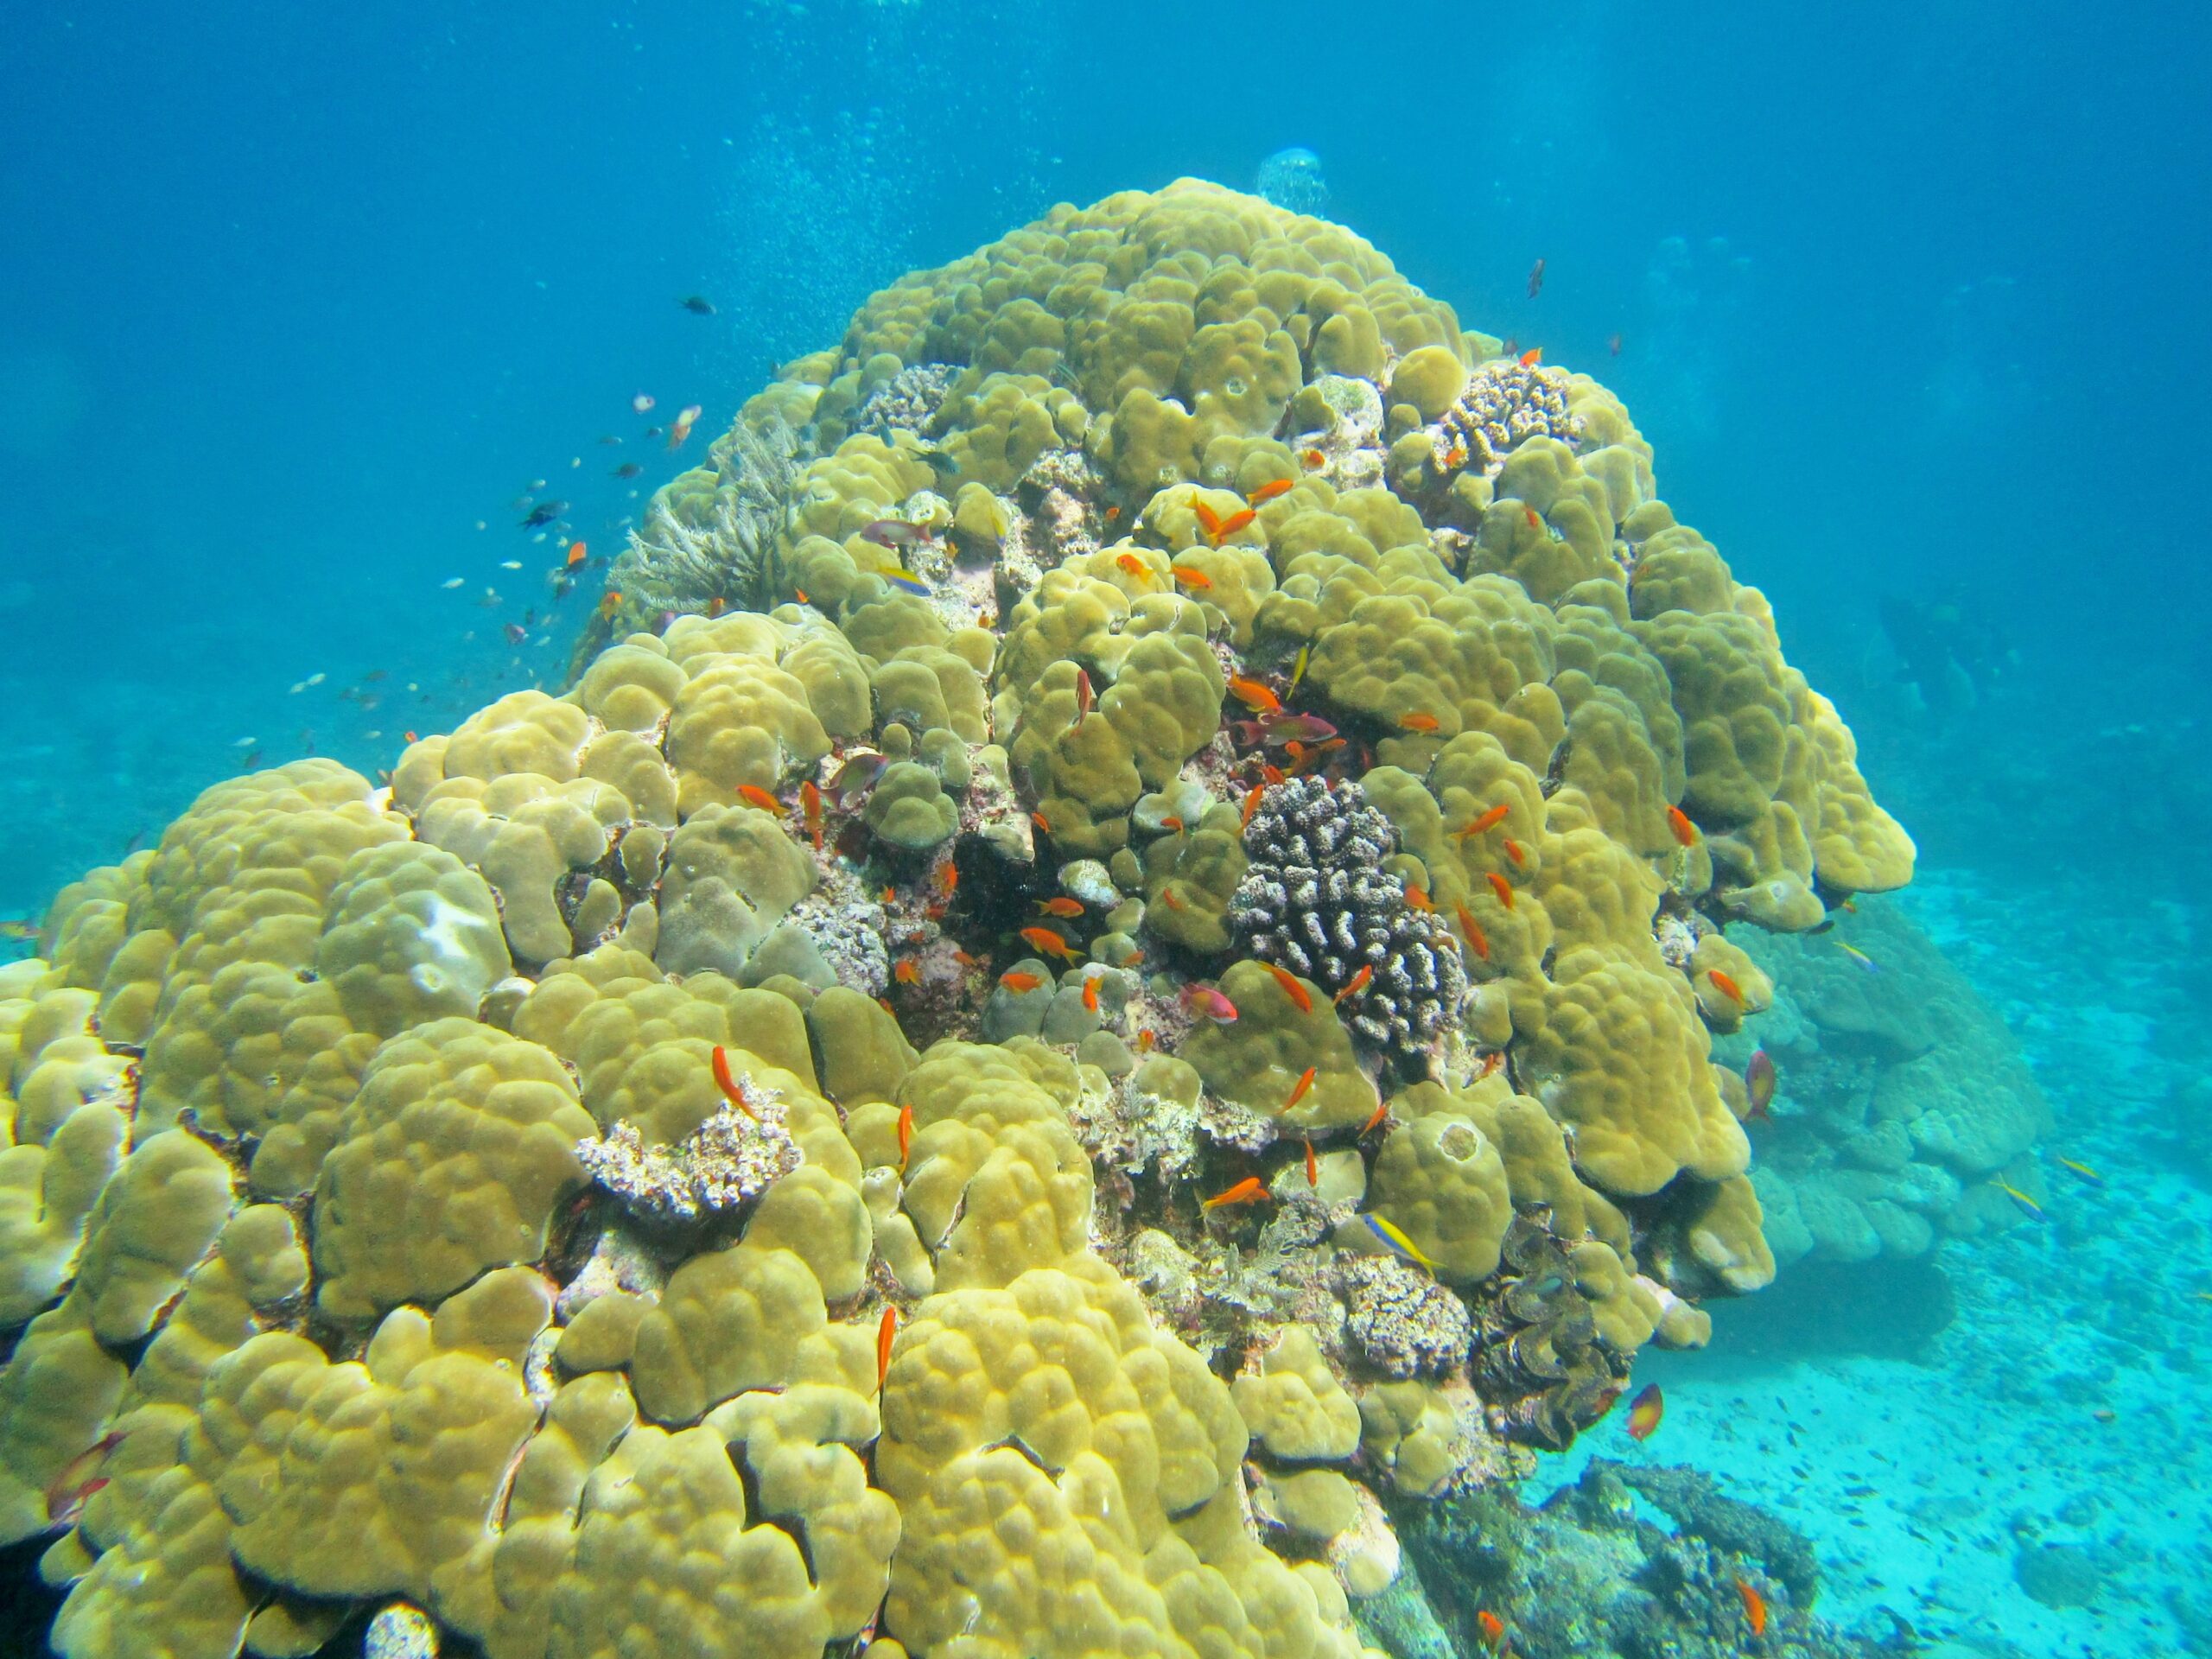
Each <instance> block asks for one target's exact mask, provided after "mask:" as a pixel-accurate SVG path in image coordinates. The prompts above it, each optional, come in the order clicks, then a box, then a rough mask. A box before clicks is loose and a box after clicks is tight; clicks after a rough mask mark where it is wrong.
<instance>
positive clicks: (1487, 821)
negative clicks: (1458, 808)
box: [1452, 801, 1511, 841]
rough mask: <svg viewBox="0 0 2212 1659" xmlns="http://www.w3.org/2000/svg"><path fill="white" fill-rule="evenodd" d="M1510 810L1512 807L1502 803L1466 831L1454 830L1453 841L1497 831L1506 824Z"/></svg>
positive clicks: (1479, 818) (1470, 825)
mask: <svg viewBox="0 0 2212 1659" xmlns="http://www.w3.org/2000/svg"><path fill="white" fill-rule="evenodd" d="M1509 810H1511V809H1510V806H1509V804H1507V803H1506V802H1503V801H1500V802H1499V803H1498V804H1497V805H1496V806H1493V807H1492V808H1491V809H1490V810H1489V811H1487V812H1485V813H1484V814H1483V815H1482V817H1478V818H1477V819H1476V820H1475V821H1474V822H1473V823H1471V824H1469V825H1468V826H1467V827H1466V828H1465V829H1454V830H1453V831H1452V839H1454V840H1455V841H1465V839H1466V838H1467V837H1468V836H1479V835H1480V834H1482V833H1483V831H1484V830H1485V829H1497V826H1498V825H1499V824H1501V823H1504V822H1505V815H1506V813H1507V812H1508V811H1509Z"/></svg>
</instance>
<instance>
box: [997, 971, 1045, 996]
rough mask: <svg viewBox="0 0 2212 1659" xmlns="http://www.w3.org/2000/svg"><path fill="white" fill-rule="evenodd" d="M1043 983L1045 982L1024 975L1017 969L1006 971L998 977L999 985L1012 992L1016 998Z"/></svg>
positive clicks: (1029, 975)
mask: <svg viewBox="0 0 2212 1659" xmlns="http://www.w3.org/2000/svg"><path fill="white" fill-rule="evenodd" d="M999 983H1000V984H1001V985H1003V986H1005V987H1006V988H1007V989H1008V990H1009V991H1012V992H1013V993H1014V995H1016V996H1019V995H1021V994H1022V993H1024V992H1025V991H1033V990H1035V989H1036V988H1038V987H1039V985H1042V984H1043V983H1044V981H1043V980H1041V979H1039V978H1038V977H1037V976H1036V975H1034V974H1025V973H1022V972H1021V971H1020V970H1019V969H1007V971H1006V972H1005V973H1002V974H1001V975H1000V976H999Z"/></svg>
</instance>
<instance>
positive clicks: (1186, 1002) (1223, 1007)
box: [1183, 985, 1236, 1025]
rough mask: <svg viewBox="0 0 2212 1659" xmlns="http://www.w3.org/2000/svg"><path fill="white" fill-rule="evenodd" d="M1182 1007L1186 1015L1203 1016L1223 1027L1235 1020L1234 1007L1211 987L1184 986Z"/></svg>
mask: <svg viewBox="0 0 2212 1659" xmlns="http://www.w3.org/2000/svg"><path fill="white" fill-rule="evenodd" d="M1183 1007H1184V1009H1185V1012H1187V1013H1191V1014H1203V1015H1204V1016H1205V1018H1207V1019H1209V1020H1219V1021H1220V1022H1221V1023H1223V1024H1224V1025H1226V1024H1228V1023H1229V1022H1230V1020H1234V1019H1236V1004H1235V1003H1234V1002H1232V1001H1230V1000H1229V999H1228V998H1227V997H1225V996H1224V995H1222V994H1221V993H1220V992H1219V991H1217V990H1216V989H1214V988H1213V987H1212V986H1211V985H1185V987H1184V988H1183Z"/></svg>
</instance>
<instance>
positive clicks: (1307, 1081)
mask: <svg viewBox="0 0 2212 1659" xmlns="http://www.w3.org/2000/svg"><path fill="white" fill-rule="evenodd" d="M1317 1069H1318V1068H1316V1067H1314V1066H1310V1065H1309V1066H1307V1067H1306V1069H1305V1070H1304V1071H1301V1072H1300V1073H1299V1074H1298V1081H1297V1083H1296V1084H1294V1085H1292V1088H1291V1091H1290V1098H1289V1099H1288V1100H1286V1101H1285V1102H1283V1103H1282V1109H1283V1110H1285V1111H1286V1112H1287V1111H1288V1110H1289V1109H1291V1108H1292V1107H1294V1106H1295V1105H1297V1104H1298V1103H1299V1102H1300V1101H1301V1100H1303V1099H1305V1098H1306V1095H1307V1094H1308V1093H1309V1092H1310V1091H1311V1090H1312V1089H1313V1074H1314V1072H1315V1071H1316V1070H1317Z"/></svg>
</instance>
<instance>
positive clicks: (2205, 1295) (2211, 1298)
mask: <svg viewBox="0 0 2212 1659" xmlns="http://www.w3.org/2000/svg"><path fill="white" fill-rule="evenodd" d="M2189 1294H2190V1295H2192V1296H2194V1297H2196V1300H2198V1301H2200V1302H2212V1290H2192V1291H2190V1293H2189Z"/></svg>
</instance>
